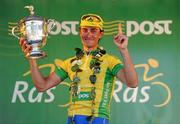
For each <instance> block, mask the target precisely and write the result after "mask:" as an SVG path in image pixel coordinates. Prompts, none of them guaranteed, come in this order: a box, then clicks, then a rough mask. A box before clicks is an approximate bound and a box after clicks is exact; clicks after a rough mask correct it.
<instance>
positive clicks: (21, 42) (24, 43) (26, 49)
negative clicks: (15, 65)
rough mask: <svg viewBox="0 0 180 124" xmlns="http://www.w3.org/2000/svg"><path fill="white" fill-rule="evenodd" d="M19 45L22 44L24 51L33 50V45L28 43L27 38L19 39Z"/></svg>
mask: <svg viewBox="0 0 180 124" xmlns="http://www.w3.org/2000/svg"><path fill="white" fill-rule="evenodd" d="M19 45H20V46H21V49H22V51H23V52H24V53H25V54H26V53H28V52H30V51H31V50H32V46H31V45H28V44H27V42H26V40H25V39H22V38H21V39H20V40H19Z"/></svg>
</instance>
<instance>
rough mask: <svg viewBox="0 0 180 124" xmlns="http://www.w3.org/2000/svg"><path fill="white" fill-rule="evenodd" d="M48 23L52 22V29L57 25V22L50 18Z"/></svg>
mask: <svg viewBox="0 0 180 124" xmlns="http://www.w3.org/2000/svg"><path fill="white" fill-rule="evenodd" d="M47 23H48V24H49V23H52V26H51V27H50V30H52V29H53V28H54V27H55V25H56V22H55V20H54V19H48V21H47Z"/></svg>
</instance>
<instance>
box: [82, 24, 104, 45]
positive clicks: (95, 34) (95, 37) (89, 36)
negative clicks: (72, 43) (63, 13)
mask: <svg viewBox="0 0 180 124" xmlns="http://www.w3.org/2000/svg"><path fill="white" fill-rule="evenodd" d="M102 35H103V32H102V31H101V30H100V28H98V27H90V26H84V27H80V37H81V41H82V44H83V46H85V47H86V48H94V47H97V45H98V42H99V39H100V38H101V37H102Z"/></svg>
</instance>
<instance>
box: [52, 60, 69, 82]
mask: <svg viewBox="0 0 180 124" xmlns="http://www.w3.org/2000/svg"><path fill="white" fill-rule="evenodd" d="M68 67H69V60H65V61H62V62H59V63H58V64H57V63H56V67H55V73H56V74H57V75H58V76H59V77H61V81H63V80H65V79H66V78H67V77H68Z"/></svg>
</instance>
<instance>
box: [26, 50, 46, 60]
mask: <svg viewBox="0 0 180 124" xmlns="http://www.w3.org/2000/svg"><path fill="white" fill-rule="evenodd" d="M46 56H47V55H46V53H45V52H43V51H36V52H33V51H31V53H28V54H27V55H26V58H28V59H40V58H44V57H46Z"/></svg>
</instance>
